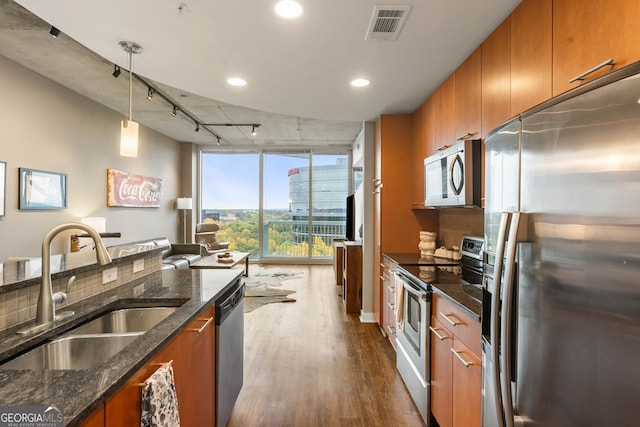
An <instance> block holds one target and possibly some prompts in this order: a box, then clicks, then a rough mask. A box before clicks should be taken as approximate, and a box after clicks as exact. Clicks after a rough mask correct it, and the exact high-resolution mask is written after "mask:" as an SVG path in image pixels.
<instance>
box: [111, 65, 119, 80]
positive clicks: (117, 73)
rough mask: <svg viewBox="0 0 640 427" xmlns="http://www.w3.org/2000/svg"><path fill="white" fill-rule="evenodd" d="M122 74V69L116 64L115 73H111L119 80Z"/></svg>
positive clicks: (114, 66)
mask: <svg viewBox="0 0 640 427" xmlns="http://www.w3.org/2000/svg"><path fill="white" fill-rule="evenodd" d="M120 72H121V71H120V67H119V66H117V65H116V64H113V73H111V75H112V76H113V77H115V78H116V79H117V78H118V77H120Z"/></svg>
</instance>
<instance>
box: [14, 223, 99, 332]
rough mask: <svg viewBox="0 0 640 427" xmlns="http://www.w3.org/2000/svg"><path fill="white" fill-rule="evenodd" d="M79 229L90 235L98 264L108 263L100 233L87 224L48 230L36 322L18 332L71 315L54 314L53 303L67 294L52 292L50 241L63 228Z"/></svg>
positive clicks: (43, 242) (59, 300)
mask: <svg viewBox="0 0 640 427" xmlns="http://www.w3.org/2000/svg"><path fill="white" fill-rule="evenodd" d="M70 229H80V230H83V231H85V232H86V233H88V234H89V236H91V238H92V239H93V241H94V243H95V245H96V258H97V260H98V263H99V264H100V265H105V264H109V263H110V262H111V257H110V256H109V253H108V252H107V248H105V246H104V243H102V239H101V238H100V234H98V232H97V231H96V230H94V229H93V228H91V227H89V226H88V225H85V224H81V223H68V224H62V225H59V226H57V227H54V228H53V229H52V230H51V231H49V232H48V233H47V234H46V235H45V236H44V239H43V240H42V281H41V282H40V295H39V296H38V306H37V309H36V324H35V326H32V327H29V328H27V329H21V330H19V331H18V334H27V333H29V332H33V331H36V330H39V329H43V328H44V326H46V325H48V324H49V323H51V322H53V321H54V320H56V319H60V318H64V317H69V316H72V315H73V312H69V313H68V314H67V315H66V316H56V308H55V304H56V303H59V302H63V301H64V300H65V299H66V298H67V296H66V294H64V292H57V293H56V294H54V293H53V287H52V285H51V241H52V240H53V238H54V237H55V236H57V235H58V234H59V233H61V232H62V231H65V230H70Z"/></svg>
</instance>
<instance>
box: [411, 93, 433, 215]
mask: <svg viewBox="0 0 640 427" xmlns="http://www.w3.org/2000/svg"><path fill="white" fill-rule="evenodd" d="M433 100H434V97H433V96H432V97H430V98H428V99H427V100H426V101H425V102H424V103H423V104H422V105H421V106H420V108H418V109H417V110H416V111H415V113H413V126H414V136H413V146H412V150H411V151H412V153H413V155H412V156H411V178H412V179H411V183H412V184H411V203H412V204H415V205H420V204H423V203H424V159H425V157H428V156H430V155H431V154H432V153H433V152H434V151H435V146H434V145H435V126H434V116H435V109H434V106H433V105H434V101H433Z"/></svg>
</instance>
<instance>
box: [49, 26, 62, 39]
mask: <svg viewBox="0 0 640 427" xmlns="http://www.w3.org/2000/svg"><path fill="white" fill-rule="evenodd" d="M49 34H51V35H52V36H53V37H54V38H58V36H59V35H60V30H59V29H57V28H56V27H54V26H53V25H52V26H51V29H50V30H49Z"/></svg>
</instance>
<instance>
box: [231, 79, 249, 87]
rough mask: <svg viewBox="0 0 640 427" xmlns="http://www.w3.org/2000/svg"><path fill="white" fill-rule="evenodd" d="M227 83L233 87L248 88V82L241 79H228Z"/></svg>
mask: <svg viewBox="0 0 640 427" xmlns="http://www.w3.org/2000/svg"><path fill="white" fill-rule="evenodd" d="M227 83H229V84H230V85H231V86H246V85H247V81H246V80H245V79H241V78H240V77H231V78H228V79H227Z"/></svg>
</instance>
